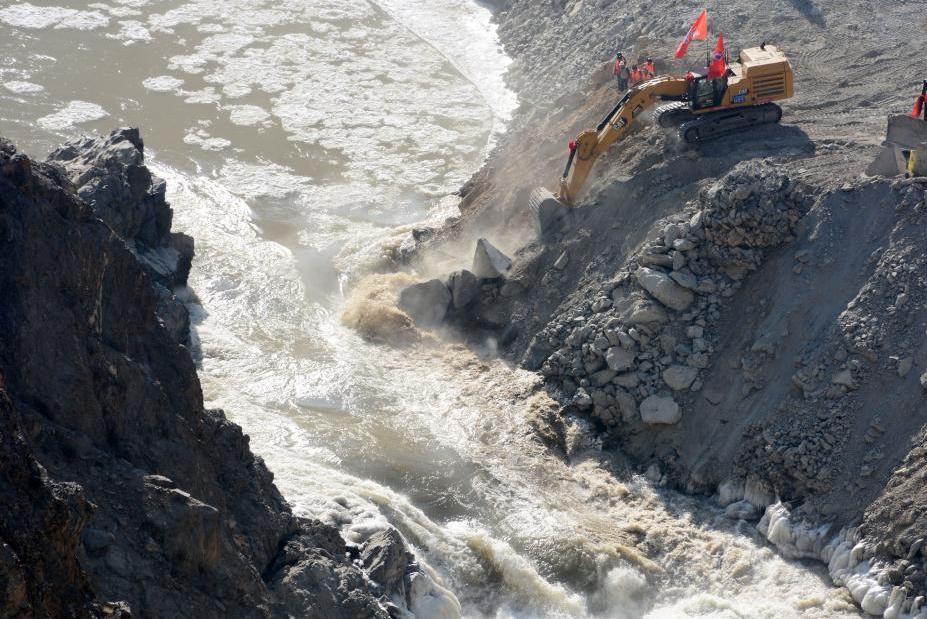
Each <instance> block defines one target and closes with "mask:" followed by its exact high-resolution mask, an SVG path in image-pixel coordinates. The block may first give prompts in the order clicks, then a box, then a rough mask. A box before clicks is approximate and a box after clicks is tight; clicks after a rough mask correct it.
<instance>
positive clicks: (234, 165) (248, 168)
mask: <svg viewBox="0 0 927 619" xmlns="http://www.w3.org/2000/svg"><path fill="white" fill-rule="evenodd" d="M219 178H221V179H222V184H223V185H225V186H226V187H227V188H228V189H229V191H231V192H233V193H235V194H237V195H239V196H241V197H243V198H251V199H253V198H284V197H286V196H290V195H293V194H296V193H298V192H299V191H301V190H303V189H305V188H306V187H307V186H308V185H309V183H310V182H311V180H312V179H310V178H307V177H305V176H299V175H297V174H293V171H292V170H291V169H290V168H287V167H286V166H281V165H278V164H273V163H264V164H260V165H257V164H250V163H244V162H242V161H229V162H228V163H226V164H225V165H224V166H223V167H222V169H221V170H220V171H219Z"/></svg>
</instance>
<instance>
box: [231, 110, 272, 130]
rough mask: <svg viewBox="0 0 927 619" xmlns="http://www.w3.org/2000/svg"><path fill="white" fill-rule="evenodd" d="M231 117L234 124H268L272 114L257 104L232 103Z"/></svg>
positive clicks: (248, 125)
mask: <svg viewBox="0 0 927 619" xmlns="http://www.w3.org/2000/svg"><path fill="white" fill-rule="evenodd" d="M228 109H229V111H230V112H231V113H230V114H229V119H230V120H231V121H232V124H235V125H239V126H242V127H253V126H255V125H266V124H268V122H267V121H268V120H270V114H269V113H268V112H267V110H265V109H264V108H262V107H259V106H257V105H231V106H229V107H228Z"/></svg>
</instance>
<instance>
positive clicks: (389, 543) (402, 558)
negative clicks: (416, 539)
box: [360, 527, 414, 599]
mask: <svg viewBox="0 0 927 619" xmlns="http://www.w3.org/2000/svg"><path fill="white" fill-rule="evenodd" d="M360 561H361V564H362V565H363V566H364V570H365V571H366V572H367V575H368V576H369V577H370V579H371V580H373V581H374V582H375V583H377V584H378V585H379V586H381V587H383V589H384V590H386V591H388V592H389V593H390V594H393V595H398V596H399V598H400V599H403V598H405V595H406V591H405V589H406V588H405V582H404V579H405V575H406V571H407V570H408V568H409V565H410V564H411V563H412V562H413V561H414V557H413V556H412V554H411V553H410V552H409V551H408V549H407V548H406V544H405V540H403V539H402V535H401V534H400V533H399V531H397V530H396V529H394V528H392V527H390V528H388V529H384V530H382V531H378V532H376V533H374V534H373V535H371V536H370V537H369V538H368V539H367V541H366V542H364V544H363V545H362V546H361V549H360Z"/></svg>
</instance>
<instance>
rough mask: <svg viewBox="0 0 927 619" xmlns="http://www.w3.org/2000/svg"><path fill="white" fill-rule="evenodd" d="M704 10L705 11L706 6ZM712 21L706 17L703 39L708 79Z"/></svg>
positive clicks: (709, 17) (709, 16)
mask: <svg viewBox="0 0 927 619" xmlns="http://www.w3.org/2000/svg"><path fill="white" fill-rule="evenodd" d="M705 10H706V11H707V10H708V8H707V5H706V8H705ZM713 21H714V19H713V18H712V17H711V15H710V14H709V15H708V36H706V37H705V77H708V69H709V68H710V67H711V32H712V30H711V24H712V22H713Z"/></svg>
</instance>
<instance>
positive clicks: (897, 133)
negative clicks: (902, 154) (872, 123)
mask: <svg viewBox="0 0 927 619" xmlns="http://www.w3.org/2000/svg"><path fill="white" fill-rule="evenodd" d="M885 141H886V142H888V143H889V144H890V145H892V146H895V147H897V148H903V149H906V150H917V149H918V148H921V147H922V146H923V145H924V144H927V121H924V120H921V119H920V118H912V117H911V116H907V115H901V114H899V115H897V116H889V117H888V133H887V134H886V136H885Z"/></svg>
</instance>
